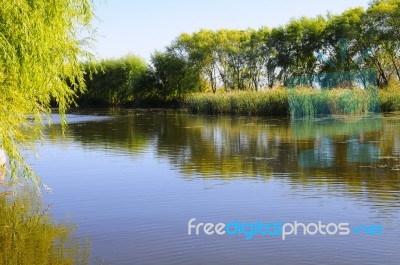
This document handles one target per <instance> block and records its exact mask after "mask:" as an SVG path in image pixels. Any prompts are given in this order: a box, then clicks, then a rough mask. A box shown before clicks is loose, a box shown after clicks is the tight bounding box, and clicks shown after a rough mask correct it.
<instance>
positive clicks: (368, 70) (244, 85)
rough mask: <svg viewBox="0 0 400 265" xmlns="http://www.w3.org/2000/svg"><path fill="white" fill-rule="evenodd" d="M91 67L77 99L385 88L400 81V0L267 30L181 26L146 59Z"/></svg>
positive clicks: (146, 100)
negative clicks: (177, 33) (277, 89)
mask: <svg viewBox="0 0 400 265" xmlns="http://www.w3.org/2000/svg"><path fill="white" fill-rule="evenodd" d="M96 66H97V67H96V69H97V70H96V72H93V71H87V73H88V74H87V76H86V81H87V82H86V83H87V88H88V92H87V94H86V95H84V96H83V97H81V98H80V101H81V102H87V103H90V102H92V103H93V102H95V103H100V104H113V105H118V104H140V103H142V104H144V105H146V104H149V105H152V104H153V105H159V104H160V102H163V103H166V102H167V103H173V102H179V101H181V100H182V99H183V98H184V97H185V95H187V94H189V93H192V92H207V91H210V92H211V91H212V92H214V93H215V92H216V91H217V90H225V91H232V90H247V91H259V90H266V89H269V88H273V87H280V86H306V87H314V88H315V87H319V88H338V87H345V88H352V87H357V86H359V87H365V88H367V87H369V86H373V85H377V86H379V87H385V86H387V85H388V84H390V83H392V82H398V81H399V80H400V68H399V67H400V0H375V1H373V2H371V3H370V5H369V7H368V8H367V9H366V10H364V9H363V8H352V9H349V10H346V11H345V12H343V13H342V14H340V15H333V14H328V15H326V16H317V17H315V18H307V17H302V18H300V19H293V20H291V21H290V22H289V23H288V24H286V25H285V26H281V27H277V28H273V29H270V28H267V27H263V28H260V29H258V30H254V29H248V30H218V31H211V30H200V31H199V32H195V33H192V34H187V33H184V34H181V35H180V36H179V37H178V38H176V39H175V40H174V41H173V42H172V43H171V45H169V46H168V47H166V49H165V51H163V52H157V53H155V54H153V55H152V57H151V62H150V64H148V65H147V64H146V63H145V62H144V61H143V60H141V59H138V58H136V57H132V56H130V57H126V58H122V59H118V60H105V61H102V62H99V63H97V65H96ZM85 67H86V68H87V70H89V68H90V67H89V65H85Z"/></svg>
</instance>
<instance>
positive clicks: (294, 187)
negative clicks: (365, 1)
mask: <svg viewBox="0 0 400 265" xmlns="http://www.w3.org/2000/svg"><path fill="white" fill-rule="evenodd" d="M54 118H55V121H57V117H54ZM68 119H69V122H70V125H69V127H68V129H67V131H66V134H65V138H62V137H61V131H60V126H59V125H58V124H57V122H55V124H54V125H53V126H52V127H51V128H49V129H47V130H46V132H45V142H44V143H43V144H41V145H39V146H38V151H39V153H40V158H39V159H38V160H31V164H32V166H33V168H34V169H35V170H36V172H37V173H38V174H39V175H40V176H41V177H42V179H43V182H44V183H45V184H47V185H48V186H50V187H51V188H52V189H53V192H52V193H43V198H42V201H43V202H42V203H43V205H48V204H50V205H51V207H50V210H49V211H50V212H51V215H52V216H53V217H54V218H55V219H56V220H57V221H63V220H68V222H70V223H73V224H76V227H77V230H76V232H75V236H77V237H80V238H87V239H88V240H89V241H90V251H91V263H92V264H117V265H119V264H285V265H286V264H298V265H300V264H332V265H333V264H335V265H337V264H385V265H390V264H398V262H399V259H400V251H399V250H400V231H399V227H400V171H399V170H400V161H399V159H400V115H399V114H386V115H382V116H381V115H376V116H372V117H364V118H357V119H355V118H352V119H348V120H344V119H343V118H337V119H335V118H332V119H314V120H294V121H292V122H290V120H288V119H287V118H276V117H275V118H261V117H258V118H257V117H228V116H226V117H225V116H222V117H221V116H198V115H192V114H189V113H186V112H176V111H165V110H129V111H128V110H107V111H87V112H83V111H82V112H80V113H74V114H71V115H69V116H68ZM192 218H196V221H194V222H193V225H196V224H198V223H208V222H210V223H214V224H217V223H225V224H229V223H232V222H236V224H237V222H240V223H241V224H244V223H258V222H262V223H264V224H268V223H275V224H276V223H291V224H293V223H294V222H295V221H297V222H301V223H304V224H306V225H307V224H310V223H318V222H319V221H321V222H322V224H329V223H334V224H339V223H347V224H348V227H349V229H351V232H350V233H349V234H347V235H339V234H334V235H329V234H326V235H322V234H320V233H317V234H316V235H310V234H307V235H304V234H303V231H302V230H301V229H300V230H299V233H298V235H294V234H292V235H287V236H286V238H285V240H283V239H282V237H281V235H272V234H268V233H266V234H264V235H263V234H261V233H258V234H256V235H254V236H253V237H252V238H251V239H246V237H247V235H248V234H249V232H243V233H245V234H243V233H242V234H235V235H231V234H228V233H226V234H225V235H217V234H215V233H214V234H213V235H206V234H205V233H204V231H203V230H200V235H198V236H196V235H194V234H193V233H195V229H193V230H192V235H188V222H189V220H190V219H192ZM360 226H364V228H365V229H360V230H355V229H357V228H359V227H360ZM373 226H375V227H373ZM288 227H289V228H290V226H288ZM332 227H333V228H334V226H331V228H332ZM367 227H368V229H370V228H371V229H372V230H368V229H366V228H367ZM236 228H237V227H233V228H232V226H231V230H230V231H231V232H232V231H235V229H236ZM377 228H379V229H377ZM232 229H233V230H232ZM245 229H247V230H246V231H251V228H250V226H247V228H245ZM331 230H334V229H331ZM238 231H239V230H237V231H236V232H238ZM269 231H272V230H269ZM274 231H275V230H274ZM356 231H358V232H360V233H358V232H356ZM232 233H233V232H232Z"/></svg>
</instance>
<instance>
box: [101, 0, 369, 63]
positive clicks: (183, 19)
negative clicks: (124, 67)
mask: <svg viewBox="0 0 400 265" xmlns="http://www.w3.org/2000/svg"><path fill="white" fill-rule="evenodd" d="M101 2H102V3H100V4H99V2H98V1H97V2H96V8H95V13H96V15H97V16H98V17H99V18H100V20H101V21H100V22H99V21H96V22H95V23H94V26H95V27H96V28H97V31H98V36H97V37H96V39H97V43H96V44H95V45H96V49H95V51H96V55H97V57H99V58H109V57H115V58H116V57H120V56H123V55H126V54H128V53H131V54H135V55H139V56H141V57H143V58H144V59H149V58H150V54H151V53H153V52H154V51H155V50H162V49H163V48H164V47H165V46H167V45H169V44H170V43H171V42H172V40H174V39H175V38H176V37H177V36H178V35H179V34H180V33H182V32H194V31H198V30H199V29H202V28H205V29H221V28H228V29H246V28H249V27H251V28H255V29H257V28H260V27H261V26H268V27H275V26H279V25H283V24H286V23H287V22H288V21H289V20H290V19H291V18H293V17H301V16H316V15H318V14H326V13H327V11H331V12H333V13H341V12H343V11H344V10H346V9H347V8H349V7H356V6H363V7H367V6H368V2H369V0H348V1H346V0H336V1H335V0H332V1H326V0H325V1H323V0H302V1H299V0H264V1H263V0H196V1H195V0H165V1H161V0H142V1H137V0H133V1H128V0H107V3H106V4H105V3H104V2H103V1H101Z"/></svg>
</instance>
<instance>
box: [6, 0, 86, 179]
mask: <svg viewBox="0 0 400 265" xmlns="http://www.w3.org/2000/svg"><path fill="white" fill-rule="evenodd" d="M92 7H93V3H92V1H90V0H0V150H1V149H4V150H5V152H6V153H7V156H8V158H9V167H8V170H9V171H10V175H11V176H12V178H13V179H14V180H18V179H20V178H21V177H24V178H26V179H28V180H34V181H35V182H36V183H37V184H38V183H39V179H38V178H37V177H36V175H35V174H34V173H33V171H32V170H31V169H30V168H29V166H28V165H27V163H26V162H25V160H24V157H23V155H22V152H23V150H25V149H26V148H27V147H29V148H32V147H33V145H32V143H29V142H30V141H29V140H30V139H29V138H30V137H31V136H32V133H33V134H35V135H38V136H41V132H42V130H43V126H44V124H45V121H46V120H47V118H46V116H47V117H48V115H49V114H50V111H51V109H50V106H51V103H52V102H56V103H57V105H58V107H59V113H60V115H61V116H62V117H63V124H65V111H66V109H67V108H68V107H69V106H71V104H74V98H75V94H76V93H77V92H78V90H81V89H84V83H83V73H82V70H81V67H80V63H79V62H80V60H81V59H82V58H84V56H88V55H89V53H88V52H85V51H84V47H83V45H82V43H83V42H82V41H81V40H80V39H82V36H83V32H89V31H88V30H89V29H90V22H91V19H92V17H93V12H92ZM27 132H28V133H27Z"/></svg>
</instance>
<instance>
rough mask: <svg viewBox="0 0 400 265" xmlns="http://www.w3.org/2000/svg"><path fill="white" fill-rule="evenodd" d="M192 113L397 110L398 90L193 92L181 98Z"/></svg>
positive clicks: (298, 114) (294, 114) (307, 114)
mask: <svg viewBox="0 0 400 265" xmlns="http://www.w3.org/2000/svg"><path fill="white" fill-rule="evenodd" d="M185 106H186V107H187V108H188V110H189V111H191V112H193V113H202V114H234V115H262V116H269V115H271V116H276V115H289V114H290V116H292V117H316V116H320V115H321V116H324V115H364V114H367V113H371V112H379V111H396V110H400V89H397V88H396V89H394V88H390V89H389V88H387V89H380V90H379V91H378V90H376V89H365V90H364V89H350V88H341V89H331V90H324V89H323V90H317V89H310V88H303V87H300V88H293V89H286V88H278V89H271V90H267V91H263V92H250V91H234V92H219V93H216V94H212V93H195V94H192V95H189V96H188V97H187V98H186V99H185Z"/></svg>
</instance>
